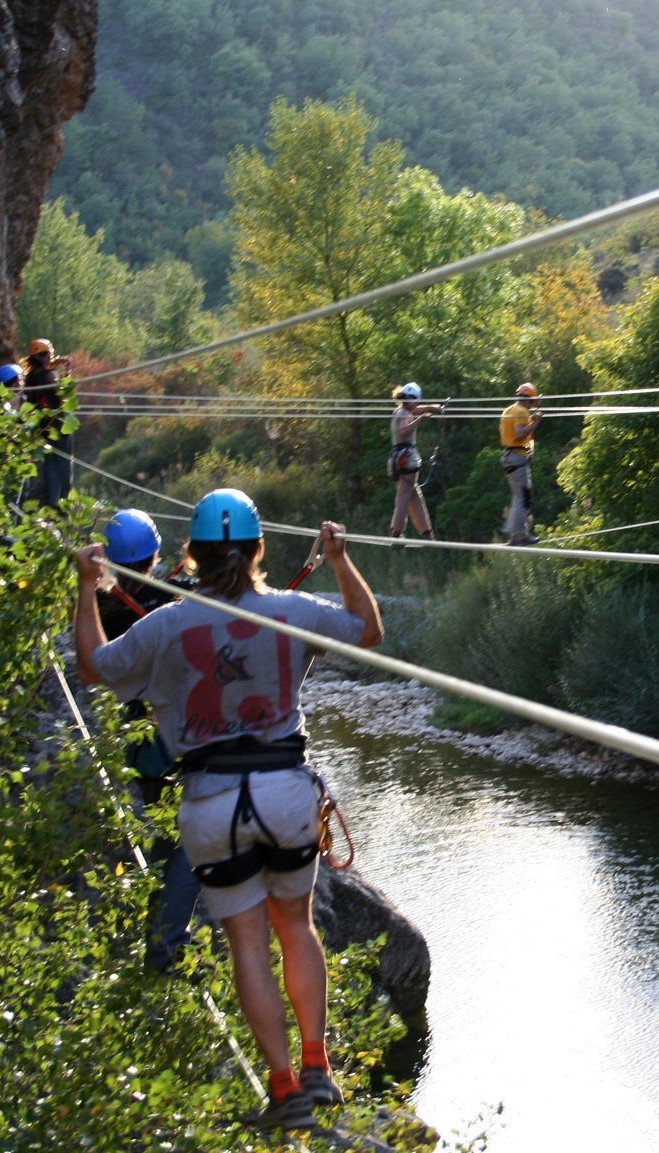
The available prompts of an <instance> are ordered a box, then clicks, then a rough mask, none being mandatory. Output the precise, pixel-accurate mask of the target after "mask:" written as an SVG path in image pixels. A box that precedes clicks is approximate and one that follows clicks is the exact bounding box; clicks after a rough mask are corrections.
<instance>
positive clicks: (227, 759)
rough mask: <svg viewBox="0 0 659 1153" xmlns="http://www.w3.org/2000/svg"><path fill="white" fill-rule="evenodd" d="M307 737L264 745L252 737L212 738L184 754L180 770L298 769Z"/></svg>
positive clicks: (210, 771)
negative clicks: (227, 739)
mask: <svg viewBox="0 0 659 1153" xmlns="http://www.w3.org/2000/svg"><path fill="white" fill-rule="evenodd" d="M305 746H306V738H305V737H303V736H301V735H293V736H291V737H285V738H284V739H283V740H281V741H273V742H272V743H271V744H265V743H264V742H263V741H257V740H256V739H255V738H253V737H238V739H237V740H235V741H214V742H213V744H210V745H204V746H203V747H202V748H200V749H194V750H193V751H192V752H190V753H186V754H185V755H184V756H183V757H181V759H180V761H179V762H178V766H177V767H178V768H179V769H180V771H181V772H183V773H200V772H203V773H245V772H254V773H272V772H276V771H277V770H278V769H297V768H299V767H300V766H301V765H304V764H306V761H305V757H304V749H305Z"/></svg>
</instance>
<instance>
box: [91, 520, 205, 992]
mask: <svg viewBox="0 0 659 1153" xmlns="http://www.w3.org/2000/svg"><path fill="white" fill-rule="evenodd" d="M104 536H105V541H106V545H105V552H106V556H107V557H108V559H109V560H111V561H114V563H115V564H120V565H122V566H123V567H124V568H128V569H130V570H131V572H134V573H135V574H136V575H135V578H134V579H133V578H131V577H127V576H125V575H124V574H123V573H122V574H121V575H119V576H117V577H116V578H115V579H114V583H113V584H112V586H111V587H110V588H109V590H108V591H102V590H98V591H97V597H98V606H99V612H100V617H101V621H102V623H103V628H104V631H105V635H106V636H107V638H108V640H114V639H115V638H116V637H120V636H122V635H123V634H124V633H125V632H126V630H127V629H129V628H130V627H131V625H133V624H134V623H135V622H136V621H137V620H140V619H141V618H142V617H145V616H146V615H147V614H148V613H150V612H153V610H154V609H156V608H159V607H160V606H161V605H163V604H168V603H169V602H171V601H172V600H174V598H175V597H176V595H177V591H178V590H179V589H180V588H181V587H190V585H191V582H190V581H189V580H187V579H180V578H179V579H176V578H172V581H171V583H172V591H171V593H167V592H164V591H163V590H162V589H155V588H153V587H150V586H149V585H148V584H145V583H144V581H141V580H140V579H139V576H140V575H147V576H148V575H151V574H152V573H154V571H155V569H156V566H157V564H158V558H159V549H160V545H161V537H160V533H159V531H158V528H157V527H156V525H155V523H154V521H153V520H152V519H151V517H150V516H149V515H148V514H147V513H145V512H142V511H141V509H137V508H124V509H119V510H118V511H117V512H116V513H115V514H114V516H113V517H111V519H110V520H109V521H108V523H107V525H106V526H105V530H104ZM168 579H169V578H168ZM126 715H127V718H128V719H129V720H141V719H143V718H146V717H147V716H148V712H147V708H146V706H145V704H144V701H142V700H141V699H139V698H135V699H134V700H131V701H128V702H127V703H126ZM127 760H128V764H129V765H130V766H131V767H132V768H135V769H137V771H138V773H139V774H140V776H139V778H138V779H137V781H136V785H137V792H138V803H139V805H140V807H142V806H143V805H152V804H155V803H156V802H157V801H158V800H159V799H160V797H161V796H162V793H163V791H164V790H165V789H166V788H168V787H171V786H172V784H173V776H172V774H173V761H172V757H171V755H170V753H169V750H168V749H167V747H166V746H165V743H164V741H163V740H162V738H161V736H160V734H159V733H158V732H157V730H156V733H155V735H154V737H153V738H152V739H151V740H142V741H139V742H132V743H131V744H130V745H129V746H128V748H127ZM149 861H150V863H151V864H153V865H157V866H158V867H159V868H160V869H161V871H162V884H161V886H160V887H159V888H158V889H156V890H154V891H153V893H152V894H151V899H150V905H149V916H148V918H147V924H146V946H145V952H144V967H145V969H146V970H147V971H149V972H154V973H163V974H165V973H169V972H171V971H172V970H173V969H174V968H175V966H176V964H177V962H178V961H180V959H181V957H182V954H183V951H184V949H185V947H186V945H188V944H189V942H190V922H191V920H192V917H193V915H194V911H195V906H196V904H197V898H198V896H199V881H198V879H197V877H196V876H195V874H194V873H193V871H192V868H191V866H190V862H189V861H188V859H187V857H186V855H185V851H184V849H183V847H182V846H181V844H180V843H179V842H178V841H175V840H173V839H171V838H169V837H164V836H161V835H158V836H156V837H155V839H154V841H153V845H152V847H151V850H150V854H149Z"/></svg>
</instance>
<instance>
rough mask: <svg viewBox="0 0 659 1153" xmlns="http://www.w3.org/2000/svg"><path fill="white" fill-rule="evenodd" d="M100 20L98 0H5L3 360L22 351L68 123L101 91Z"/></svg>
mask: <svg viewBox="0 0 659 1153" xmlns="http://www.w3.org/2000/svg"><path fill="white" fill-rule="evenodd" d="M97 25H98V0H0V75H1V83H0V222H1V224H2V227H1V228H0V362H1V361H5V362H6V361H8V360H16V359H17V357H18V356H19V350H18V349H17V347H16V322H15V316H14V305H15V301H16V296H17V294H18V293H19V291H20V285H21V274H22V271H23V268H24V267H25V264H26V263H27V260H28V258H29V255H30V249H31V247H32V242H33V240H34V236H35V233H36V230H37V225H38V223H39V215H40V213H41V205H42V203H43V201H44V198H45V196H46V194H47V191H48V183H49V181H50V178H51V176H52V174H53V171H54V170H55V167H56V165H57V162H58V160H59V158H60V154H61V151H62V124H63V123H64V122H65V121H66V120H69V119H70V118H71V117H72V116H73V115H74V114H75V113H76V112H80V111H81V110H82V109H83V108H84V106H85V104H86V103H87V100H88V99H89V97H90V96H91V93H92V91H93V85H94V62H95V56H94V53H95V46H96V32H97ZM34 335H35V336H43V335H46V336H47V335H48V334H47V333H46V334H44V333H35V334H34Z"/></svg>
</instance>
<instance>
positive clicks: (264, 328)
mask: <svg viewBox="0 0 659 1153" xmlns="http://www.w3.org/2000/svg"><path fill="white" fill-rule="evenodd" d="M657 207H659V189H655V190H654V191H653V192H646V193H644V195H642V196H635V197H632V198H631V199H629V200H623V201H621V202H619V203H618V204H613V205H611V206H610V207H609V208H602V209H598V210H597V211H596V212H589V213H587V214H586V215H585V216H579V217H577V218H576V219H575V220H569V221H564V222H563V223H562V224H555V225H553V226H551V227H550V228H547V229H544V230H543V231H542V232H535V233H531V235H530V236H525V237H522V238H520V239H519V240H513V241H510V242H509V243H508V244H502V245H499V246H497V247H495V248H490V249H488V250H486V251H485V252H480V253H474V254H473V255H472V256H466V257H463V258H462V259H461V260H455V261H451V262H450V263H448V264H444V265H441V266H440V267H439V268H432V269H429V270H428V271H426V272H420V273H417V274H416V275H414V276H408V277H405V278H404V279H403V280H397V281H394V282H392V283H390V284H385V285H382V286H381V287H380V288H374V289H370V290H369V291H367V292H360V293H358V294H357V295H355V296H347V297H344V298H343V299H342V300H337V301H333V302H332V303H331V304H326V305H322V306H321V307H320V308H313V309H310V310H309V311H307V312H300V313H297V314H296V315H295V316H289V317H286V318H285V319H284V320H277V321H273V322H272V323H270V324H262V325H258V326H257V327H255V328H250V329H245V330H244V331H242V332H237V333H234V334H232V335H231V336H225V337H223V338H222V339H220V340H214V341H211V342H210V343H208V344H199V345H196V346H194V347H192V348H186V349H182V350H181V351H180V352H171V353H168V354H167V355H165V356H157V357H152V358H151V359H150V360H144V361H141V362H139V363H137V364H133V365H128V366H126V367H124V368H113V369H109V370H108V371H106V372H98V373H94V374H92V375H88V376H84V377H81V378H80V380H79V381H78V383H79V384H86V383H87V382H88V381H92V380H109V379H111V378H112V377H117V376H125V375H126V373H129V372H140V371H147V370H152V369H155V368H159V367H160V366H161V365H165V364H172V363H174V362H176V361H179V360H184V359H187V358H189V357H195V356H204V355H207V354H210V353H212V352H217V351H219V350H220V349H222V348H229V347H231V346H233V345H236V344H243V343H245V342H246V341H248V340H255V339H257V338H258V337H262V336H270V335H274V333H276V332H282V331H284V330H286V329H289V328H294V327H296V326H297V325H298V324H308V323H310V322H312V321H316V320H324V319H326V318H327V317H330V316H337V315H339V314H341V313H345V312H352V311H354V310H355V309H357V308H367V307H368V306H369V305H370V304H374V303H375V302H376V301H379V300H386V299H388V298H390V297H394V296H402V295H403V294H404V293H407V292H413V291H418V290H419V289H423V288H430V287H431V286H432V285H434V284H439V283H440V282H441V281H443V280H448V279H449V278H450V277H452V276H457V275H459V274H461V273H465V272H473V271H474V270H476V269H479V268H485V267H487V266H488V265H490V264H495V263H498V262H499V261H503V260H512V259H514V258H515V257H517V256H522V255H525V254H526V253H528V252H532V251H534V250H535V249H537V248H543V247H545V246H547V245H550V244H557V243H561V242H562V241H564V240H567V239H570V238H571V237H573V236H579V235H581V234H583V233H584V232H591V231H592V230H593V229H596V228H605V227H606V226H607V225H610V224H614V223H616V222H617V221H619V220H624V219H626V218H627V217H629V216H635V215H637V214H639V213H643V212H649V211H650V210H651V209H653V208H657Z"/></svg>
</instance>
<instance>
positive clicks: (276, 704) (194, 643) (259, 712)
mask: <svg viewBox="0 0 659 1153" xmlns="http://www.w3.org/2000/svg"><path fill="white" fill-rule="evenodd" d="M261 631H262V627H261V625H256V624H252V623H250V622H249V621H232V622H231V623H230V624H229V625H228V627H227V633H228V635H229V637H230V641H229V642H228V643H226V644H224V645H221V646H220V648H219V649H218V648H216V646H215V643H214V641H213V627H212V625H198V626H197V627H195V628H191V629H185V630H184V632H183V633H182V634H181V643H182V647H183V654H184V656H185V658H186V660H187V661H188V662H189V664H190V665H191V666H192V668H193V669H196V670H197V671H198V672H199V673H201V674H202V675H201V677H200V678H199V680H198V681H197V682H196V684H195V685H194V687H193V688H192V690H191V692H190V693H189V695H188V699H187V702H186V707H185V721H184V724H183V737H184V738H185V739H187V740H188V741H189V742H190V743H191V744H198V743H199V742H202V743H206V742H209V741H213V740H216V739H217V738H218V737H221V736H227V735H232V736H233V735H239V734H240V733H241V732H245V731H248V730H249V731H251V732H254V731H257V730H258V729H259V728H267V727H268V726H269V725H271V724H272V723H274V722H275V721H276V720H277V719H278V717H281V716H283V715H286V714H287V713H288V712H289V711H290V708H291V703H292V668H291V653H290V642H289V638H288V637H286V636H283V635H282V634H280V633H273V632H271V631H270V630H265V631H266V632H267V633H268V635H269V637H270V638H271V641H272V658H271V659H272V661H273V663H274V667H275V668H276V670H277V677H276V680H277V682H278V700H276V701H275V700H272V699H271V698H270V697H269V696H266V695H264V694H262V693H260V694H259V693H255V694H252V695H249V694H247V693H246V694H245V695H244V696H242V699H239V700H238V701H236V695H235V692H234V693H232V702H233V708H232V709H231V712H232V713H233V717H232V719H229V718H228V717H227V716H226V714H225V711H224V708H223V698H224V695H225V693H226V691H227V690H228V689H229V688H230V687H231V688H233V687H234V686H236V685H240V683H241V682H243V681H250V680H253V679H254V674H253V673H251V672H250V671H249V646H244V642H245V641H249V640H250V639H251V638H253V637H255V636H256V635H257V634H259V633H260V632H261ZM241 642H243V644H242V645H241ZM258 659H259V662H261V661H262V660H263V659H264V653H263V650H262V648H259V654H258Z"/></svg>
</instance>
